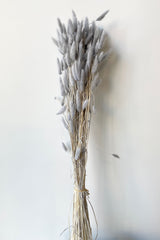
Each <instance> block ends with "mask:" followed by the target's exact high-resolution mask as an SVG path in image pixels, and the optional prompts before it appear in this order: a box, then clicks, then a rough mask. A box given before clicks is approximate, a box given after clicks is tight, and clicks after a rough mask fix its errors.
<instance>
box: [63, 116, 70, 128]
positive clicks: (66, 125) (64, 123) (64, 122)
mask: <svg viewBox="0 0 160 240" xmlns="http://www.w3.org/2000/svg"><path fill="white" fill-rule="evenodd" d="M62 123H63V125H64V127H65V128H66V129H67V130H68V128H69V127H68V124H67V122H66V120H65V119H64V117H62Z"/></svg>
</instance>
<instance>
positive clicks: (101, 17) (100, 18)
mask: <svg viewBox="0 0 160 240" xmlns="http://www.w3.org/2000/svg"><path fill="white" fill-rule="evenodd" d="M108 12H109V10H107V11H105V12H104V13H102V14H101V15H100V16H99V17H98V18H97V19H96V21H101V20H102V19H103V18H104V17H105V16H106V15H107V13H108Z"/></svg>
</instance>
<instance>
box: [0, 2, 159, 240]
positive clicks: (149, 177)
mask: <svg viewBox="0 0 160 240" xmlns="http://www.w3.org/2000/svg"><path fill="white" fill-rule="evenodd" d="M72 8H73V9H75V11H76V12H77V15H78V16H79V17H80V18H82V17H85V16H86V15H87V16H88V17H89V18H90V19H91V20H92V19H95V18H96V17H98V16H99V15H100V14H101V13H102V12H103V11H104V10H106V9H108V8H109V9H110V13H109V15H108V16H107V17H106V18H105V19H104V20H103V22H101V23H100V25H102V26H103V27H104V28H105V30H106V31H107V32H108V33H109V35H110V44H111V45H112V48H113V52H114V54H113V57H112V58H111V59H110V62H109V63H108V65H107V66H104V69H103V71H102V72H101V76H102V78H103V82H102V85H101V87H100V88H99V89H98V90H97V92H96V109H97V111H96V114H95V115H94V116H93V119H92V127H91V134H90V144H89V161H88V165H87V187H88V188H89V189H90V193H91V195H90V199H91V202H92V204H93V206H94V209H95V211H96V215H97V219H98V223H99V240H109V239H114V240H119V239H120V240H158V239H160V228H159V226H160V187H159V182H160V173H159V172H160V162H159V160H160V146H159V145H160V127H159V123H160V108H159V101H160V93H159V92H160V63H159V62H160V46H159V43H160V16H159V10H160V1H158V0H147V1H145V0H134V1H131V0H121V1H117V0H108V1H105V0H99V1H96V0H87V1H86V0H81V1H76V0H70V1H69V0H66V1H65V0H58V1H55V0H43V1H42V0H27V1H25V0H12V1H11V0H10V1H9V0H1V1H0V83H1V84H0V85H1V86H0V239H1V240H22V239H23V240H28V239H29V240H53V239H60V237H59V234H60V233H61V231H63V230H64V229H65V228H66V227H67V226H68V218H69V211H70V208H71V202H72V178H71V176H72V167H71V163H70V157H69V156H68V155H66V154H65V153H64V152H63V150H62V147H61V141H62V140H63V139H65V135H66V133H64V129H63V127H62V124H61V123H60V119H59V118H58V117H57V116H56V115H55V114H56V112H57V110H58V108H59V105H58V103H57V102H55V100H54V96H56V95H57V94H58V93H59V85H58V78H57V77H58V74H57V66H56V57H57V54H58V52H57V49H56V47H55V46H54V45H53V43H52V41H51V36H55V35H56V26H57V23H56V18H57V17H60V18H61V19H62V20H63V21H66V19H68V18H69V17H70V15H71V10H72ZM112 153H116V154H118V155H119V156H120V159H117V158H114V157H112ZM91 215H92V213H91ZM91 218H92V222H93V231H94V234H95V230H96V227H95V223H94V219H93V217H91ZM67 234H68V232H65V233H64V235H63V236H62V237H61V239H67Z"/></svg>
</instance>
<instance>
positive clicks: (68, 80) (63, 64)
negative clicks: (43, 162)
mask: <svg viewBox="0 0 160 240" xmlns="http://www.w3.org/2000/svg"><path fill="white" fill-rule="evenodd" d="M107 13H108V11H106V12H104V13H103V14H102V15H101V16H100V17H98V18H97V19H96V21H100V20H102V19H103V18H104V17H105V15H106V14H107ZM72 15H73V16H72V20H71V19H69V20H68V24H67V26H65V24H63V23H62V22H61V20H60V19H59V18H58V19H57V20H58V26H59V28H58V30H57V40H56V39H54V38H53V42H54V43H55V44H56V46H57V47H58V50H59V52H60V53H61V54H62V58H61V59H58V58H57V65H58V73H59V75H60V77H59V83H60V90H61V97H58V98H57V99H58V100H60V103H61V109H60V110H59V112H58V113H57V114H62V115H63V117H62V122H63V125H64V127H65V128H66V129H67V131H68V133H69V136H70V143H68V144H65V143H62V146H63V148H64V150H65V151H71V155H72V162H73V172H74V196H73V219H72V234H71V236H70V239H71V240H91V239H92V230H91V226H90V219H89V213H88V204H87V199H88V195H89V191H88V190H87V189H86V186H85V178H86V162H87V145H88V137H89V130H90V123H91V114H92V112H93V111H94V108H95V107H94V104H95V102H94V90H95V89H96V87H97V86H98V85H99V83H100V77H99V73H98V72H99V66H100V64H101V63H102V62H103V60H104V59H106V58H107V57H108V56H109V55H110V49H109V50H108V51H107V52H103V51H102V48H103V43H104V39H105V35H106V34H105V32H104V30H103V29H102V28H100V27H98V26H97V25H96V23H95V21H92V22H91V23H89V20H88V18H87V17H86V18H85V19H84V20H82V21H78V19H77V16H76V14H75V12H74V11H72Z"/></svg>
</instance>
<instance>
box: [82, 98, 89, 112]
mask: <svg viewBox="0 0 160 240" xmlns="http://www.w3.org/2000/svg"><path fill="white" fill-rule="evenodd" d="M88 102H89V100H88V99H86V100H85V101H84V102H83V106H82V109H83V110H84V109H86V107H87V106H88Z"/></svg>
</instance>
